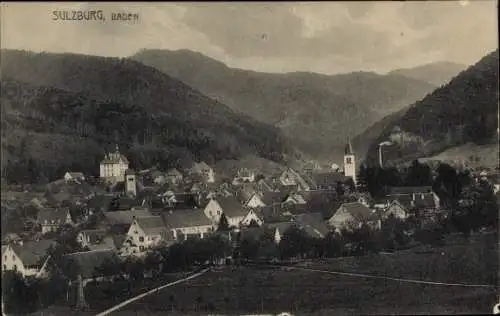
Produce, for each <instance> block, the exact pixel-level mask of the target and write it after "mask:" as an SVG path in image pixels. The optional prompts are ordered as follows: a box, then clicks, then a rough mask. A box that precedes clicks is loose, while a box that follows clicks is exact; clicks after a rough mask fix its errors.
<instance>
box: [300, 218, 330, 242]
mask: <svg viewBox="0 0 500 316" xmlns="http://www.w3.org/2000/svg"><path fill="white" fill-rule="evenodd" d="M294 219H295V222H297V223H298V224H299V225H300V227H301V228H302V229H303V230H304V231H305V232H306V233H307V234H308V235H309V236H311V237H315V238H324V237H326V235H328V233H329V232H330V230H329V229H328V226H326V224H325V222H324V221H323V214H321V213H306V214H300V215H296V216H295V217H294Z"/></svg>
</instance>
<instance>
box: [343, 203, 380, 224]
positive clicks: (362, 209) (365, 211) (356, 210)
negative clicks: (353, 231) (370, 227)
mask: <svg viewBox="0 0 500 316" xmlns="http://www.w3.org/2000/svg"><path fill="white" fill-rule="evenodd" d="M341 207H342V208H343V209H345V210H346V211H347V212H348V213H349V214H351V215H352V216H353V217H354V218H356V219H357V220H360V221H371V220H375V219H377V218H376V216H375V215H374V213H373V212H372V211H371V210H370V209H369V208H368V207H367V206H366V205H364V204H362V203H360V202H352V203H344V204H342V206H341Z"/></svg>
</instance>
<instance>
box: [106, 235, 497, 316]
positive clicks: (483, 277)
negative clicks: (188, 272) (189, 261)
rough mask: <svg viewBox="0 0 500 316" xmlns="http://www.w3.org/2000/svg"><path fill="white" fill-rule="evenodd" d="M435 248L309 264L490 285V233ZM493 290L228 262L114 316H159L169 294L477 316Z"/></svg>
mask: <svg viewBox="0 0 500 316" xmlns="http://www.w3.org/2000/svg"><path fill="white" fill-rule="evenodd" d="M435 250H436V251H435V252H432V253H420V254H418V253H412V252H409V253H402V254H399V255H392V256H388V255H375V256H368V257H362V258H349V259H335V260H331V261H330V262H329V263H316V264H314V265H313V267H315V268H319V269H325V270H328V269H330V270H337V271H338V270H343V271H350V272H361V273H363V272H365V273H371V274H383V273H387V274H388V275H390V276H395V277H398V276H401V277H405V278H416V279H419V278H421V279H426V280H434V281H444V282H446V281H448V282H465V283H466V282H470V283H476V284H477V283H486V284H495V279H496V273H497V268H498V265H497V262H498V255H497V254H498V251H497V246H496V241H495V240H494V238H493V237H492V235H489V236H487V237H482V238H480V239H479V240H475V241H472V242H470V243H465V244H463V243H462V244H455V245H448V246H446V247H443V248H439V249H435ZM441 253H444V254H441ZM495 294H496V292H495V291H494V290H493V289H483V288H466V287H446V286H434V285H422V284H411V283H399V282H394V281H385V280H377V279H362V278H355V277H348V276H337V275H331V274H325V273H317V272H306V271H297V270H296V271H284V270H274V269H253V268H245V267H242V268H235V267H233V268H231V267H227V268H224V269H223V270H221V271H217V272H209V273H208V274H206V275H204V276H202V277H200V278H199V279H195V280H192V281H190V282H188V283H183V284H179V285H177V286H175V287H174V288H171V289H168V290H165V291H162V292H161V293H159V294H158V295H154V296H151V297H148V298H145V299H144V300H141V301H139V302H137V303H133V304H131V305H129V306H128V307H126V308H125V309H124V310H122V311H119V312H117V313H115V314H114V315H161V314H162V313H165V312H166V311H170V310H171V308H172V304H171V301H172V300H171V297H173V301H174V302H175V305H176V307H175V310H176V311H177V314H179V315H200V314H207V313H211V314H215V313H219V314H220V313H224V314H228V313H229V314H235V313H237V314H241V313H270V312H274V313H277V312H283V311H289V312H292V313H296V314H300V315H303V314H307V315H336V314H352V315H359V314H464V313H465V314H475V313H489V312H491V307H492V304H493V302H494V301H495V299H496V296H495ZM200 297H201V299H200ZM136 313H137V314H136Z"/></svg>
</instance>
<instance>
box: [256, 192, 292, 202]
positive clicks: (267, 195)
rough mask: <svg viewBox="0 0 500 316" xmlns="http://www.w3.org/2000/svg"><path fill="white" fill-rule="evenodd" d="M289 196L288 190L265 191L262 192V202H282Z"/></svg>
mask: <svg viewBox="0 0 500 316" xmlns="http://www.w3.org/2000/svg"><path fill="white" fill-rule="evenodd" d="M287 196H288V193H287V192H264V193H263V194H262V202H264V204H266V205H273V204H280V203H282V202H283V201H284V200H285V199H286V197H287Z"/></svg>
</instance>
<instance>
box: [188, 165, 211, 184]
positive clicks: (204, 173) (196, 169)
mask: <svg viewBox="0 0 500 316" xmlns="http://www.w3.org/2000/svg"><path fill="white" fill-rule="evenodd" d="M189 172H190V174H196V175H198V176H201V177H202V178H203V180H204V181H205V182H207V183H213V182H215V172H214V170H213V169H212V168H211V167H210V166H209V165H207V164H206V163H205V162H204V161H202V162H199V163H194V164H193V167H192V168H191V169H190V170H189Z"/></svg>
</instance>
